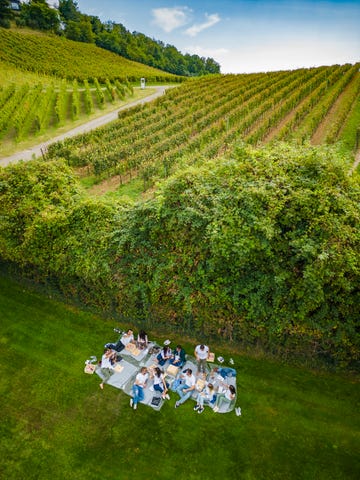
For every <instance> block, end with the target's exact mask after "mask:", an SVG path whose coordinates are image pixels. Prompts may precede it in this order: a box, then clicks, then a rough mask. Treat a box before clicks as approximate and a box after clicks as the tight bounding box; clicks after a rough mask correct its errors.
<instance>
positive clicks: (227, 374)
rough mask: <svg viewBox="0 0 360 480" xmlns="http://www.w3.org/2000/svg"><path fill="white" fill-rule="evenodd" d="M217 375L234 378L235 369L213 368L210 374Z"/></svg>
mask: <svg viewBox="0 0 360 480" xmlns="http://www.w3.org/2000/svg"><path fill="white" fill-rule="evenodd" d="M214 373H217V374H218V375H220V377H223V378H226V377H236V370H235V368H231V367H215V368H213V370H212V372H211V374H214Z"/></svg>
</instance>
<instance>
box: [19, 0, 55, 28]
mask: <svg viewBox="0 0 360 480" xmlns="http://www.w3.org/2000/svg"><path fill="white" fill-rule="evenodd" d="M19 24H20V25H26V26H28V27H30V28H34V29H37V30H51V31H53V32H58V31H59V28H60V18H59V15H58V13H57V11H56V10H54V9H53V8H50V7H49V6H48V4H47V3H46V0H30V1H29V3H23V4H22V6H21V10H20V15H19Z"/></svg>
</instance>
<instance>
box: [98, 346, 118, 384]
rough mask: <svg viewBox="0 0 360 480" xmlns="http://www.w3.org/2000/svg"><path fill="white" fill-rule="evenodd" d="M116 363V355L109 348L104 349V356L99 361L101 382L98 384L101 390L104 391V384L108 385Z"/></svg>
mask: <svg viewBox="0 0 360 480" xmlns="http://www.w3.org/2000/svg"><path fill="white" fill-rule="evenodd" d="M116 361H117V353H116V352H115V351H114V350H112V349H111V348H105V350H104V354H103V356H102V357H101V361H100V372H101V376H102V377H103V381H102V382H101V383H100V388H101V390H103V389H104V384H105V383H108V381H109V380H110V377H111V375H112V374H113V373H114V365H115V363H116Z"/></svg>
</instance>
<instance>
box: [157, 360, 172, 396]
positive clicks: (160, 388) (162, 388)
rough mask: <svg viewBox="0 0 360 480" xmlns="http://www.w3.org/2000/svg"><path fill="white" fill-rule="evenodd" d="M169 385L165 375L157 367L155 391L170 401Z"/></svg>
mask: <svg viewBox="0 0 360 480" xmlns="http://www.w3.org/2000/svg"><path fill="white" fill-rule="evenodd" d="M168 388H169V384H168V383H167V382H166V381H165V375H164V372H163V371H162V370H160V368H159V367H155V370H154V390H156V391H157V392H160V393H161V397H162V398H166V399H168V400H170V396H169V395H168V393H167V392H168Z"/></svg>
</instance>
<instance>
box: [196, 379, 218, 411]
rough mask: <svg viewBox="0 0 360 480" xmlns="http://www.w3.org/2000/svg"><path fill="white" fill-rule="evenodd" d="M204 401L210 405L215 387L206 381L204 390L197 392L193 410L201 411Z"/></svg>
mask: <svg viewBox="0 0 360 480" xmlns="http://www.w3.org/2000/svg"><path fill="white" fill-rule="evenodd" d="M204 402H206V403H208V404H209V405H210V406H211V407H212V406H213V404H214V403H215V389H214V385H213V384H212V383H208V384H207V385H206V387H205V388H204V390H203V391H202V392H200V393H199V394H198V396H197V399H196V405H195V407H194V410H195V412H196V411H197V412H198V413H202V412H203V411H204Z"/></svg>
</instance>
